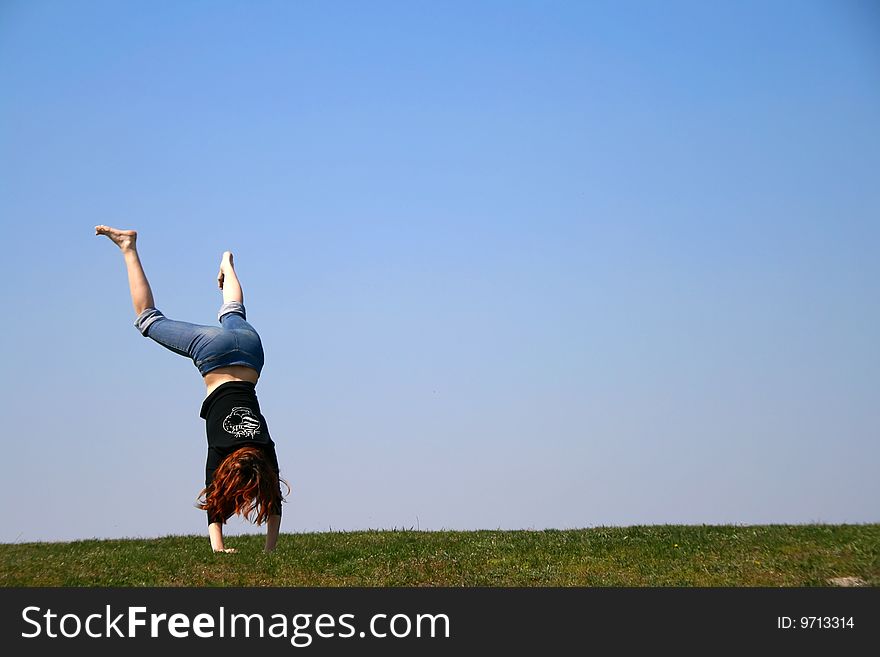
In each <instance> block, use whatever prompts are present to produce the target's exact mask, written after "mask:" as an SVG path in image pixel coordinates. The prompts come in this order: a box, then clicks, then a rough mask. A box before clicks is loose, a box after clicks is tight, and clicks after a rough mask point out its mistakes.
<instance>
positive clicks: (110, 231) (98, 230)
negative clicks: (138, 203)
mask: <svg viewBox="0 0 880 657" xmlns="http://www.w3.org/2000/svg"><path fill="white" fill-rule="evenodd" d="M95 235H106V236H107V237H109V238H110V239H111V240H112V241H113V243H114V244H116V246H118V247H119V248H120V249H122V250H123V251H125V250H127V249H133V248H135V243H136V242H137V236H138V234H137V231H134V230H119V229H118V228H111V227H110V226H103V225H102V226H95Z"/></svg>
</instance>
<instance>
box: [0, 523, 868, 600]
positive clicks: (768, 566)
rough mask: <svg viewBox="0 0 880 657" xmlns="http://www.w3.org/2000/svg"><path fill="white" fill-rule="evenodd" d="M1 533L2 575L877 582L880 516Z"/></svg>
mask: <svg viewBox="0 0 880 657" xmlns="http://www.w3.org/2000/svg"><path fill="white" fill-rule="evenodd" d="M262 543H263V537H262V536H260V535H258V534H254V535H247V536H233V537H230V538H228V539H227V546H229V547H235V548H237V549H238V550H239V551H238V553H236V554H213V553H212V552H211V550H210V548H209V545H208V540H207V537H205V536H169V537H165V538H158V539H149V540H88V541H75V542H71V543H22V544H0V586H5V587H9V586H162V587H167V586H639V587H644V586H772V587H779V586H828V585H829V584H828V580H829V579H830V578H833V577H858V578H860V579H862V580H864V581H865V582H866V583H867V584H868V585H869V586H877V585H878V584H880V524H863V525H758V526H743V525H714V526H713V525H702V526H699V525H686V526H680V525H654V526H638V527H597V528H591V529H572V530H543V531H529V530H517V531H488V530H481V531H442V532H426V531H412V530H383V531H378V530H371V531H357V532H326V533H325V532H322V533H311V534H306V533H302V534H282V536H281V538H280V539H279V543H278V549H277V550H276V551H275V552H274V553H272V554H265V553H263V552H262Z"/></svg>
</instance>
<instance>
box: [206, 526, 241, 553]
mask: <svg viewBox="0 0 880 657" xmlns="http://www.w3.org/2000/svg"><path fill="white" fill-rule="evenodd" d="M208 537H209V538H210V539H211V549H212V550H214V552H235V548H225V547H223V524H222V523H219V522H212V523H211V524H210V525H208Z"/></svg>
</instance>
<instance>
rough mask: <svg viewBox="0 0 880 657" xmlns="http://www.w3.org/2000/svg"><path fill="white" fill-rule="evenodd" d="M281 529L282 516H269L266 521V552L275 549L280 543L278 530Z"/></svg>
mask: <svg viewBox="0 0 880 657" xmlns="http://www.w3.org/2000/svg"><path fill="white" fill-rule="evenodd" d="M280 529H281V516H269V519H268V520H267V521H266V552H271V551H272V550H274V549H275V544H276V543H278V530H280Z"/></svg>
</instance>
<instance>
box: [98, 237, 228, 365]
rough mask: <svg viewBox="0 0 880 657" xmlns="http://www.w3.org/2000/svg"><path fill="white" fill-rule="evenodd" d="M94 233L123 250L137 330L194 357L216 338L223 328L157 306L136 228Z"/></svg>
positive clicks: (178, 351) (182, 353)
mask: <svg viewBox="0 0 880 657" xmlns="http://www.w3.org/2000/svg"><path fill="white" fill-rule="evenodd" d="M95 234H96V235H106V236H107V237H109V238H110V239H111V240H112V241H113V243H114V244H116V245H117V246H118V247H119V248H120V250H121V251H122V255H123V257H124V258H125V268H126V270H127V272H128V286H129V291H130V292H131V302H132V305H133V306H134V311H135V313H137V316H138V317H137V321H136V322H135V326H136V327H137V328H138V330H140V332H141V333H142V334H143V335H145V336H148V337H150V338H152V339H153V340H155V341H156V342H158V343H159V344H161V345H162V346H163V347H166V348H168V349H170V350H171V351H173V352H174V353H176V354H180V355H181V356H188V357H189V358H192V359H193V360H195V356H196V353H197V351H198V349H199V348H200V347H202V346H204V345H205V344H206V343H207V342H208V341H210V340H211V339H212V338H214V337H216V336H217V332H218V331H219V330H220V329H217V328H215V327H211V326H201V325H198V324H190V323H188V322H179V321H175V320H171V319H168V318H167V317H165V316H164V315H163V314H162V313H161V311H159V310H157V309H156V305H155V301H154V300H153V292H152V290H151V289H150V283H149V282H148V281H147V276H146V274H145V273H144V269H143V266H142V265H141V261H140V257H139V256H138V252H137V233H136V232H135V231H133V230H119V229H116V228H111V227H109V226H95Z"/></svg>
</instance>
